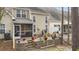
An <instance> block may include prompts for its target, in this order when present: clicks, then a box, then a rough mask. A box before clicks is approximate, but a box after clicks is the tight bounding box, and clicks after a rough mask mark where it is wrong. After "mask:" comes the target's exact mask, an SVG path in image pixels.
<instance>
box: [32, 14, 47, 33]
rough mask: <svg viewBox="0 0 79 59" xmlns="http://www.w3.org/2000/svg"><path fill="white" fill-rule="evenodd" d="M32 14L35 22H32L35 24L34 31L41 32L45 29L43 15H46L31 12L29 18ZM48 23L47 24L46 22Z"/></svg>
mask: <svg viewBox="0 0 79 59" xmlns="http://www.w3.org/2000/svg"><path fill="white" fill-rule="evenodd" d="M33 16H35V18H36V22H35V23H33V24H35V25H36V32H35V34H39V33H41V32H42V30H45V25H46V23H45V17H46V15H40V14H31V19H32V20H33ZM47 25H48V24H47ZM38 29H39V31H38Z"/></svg>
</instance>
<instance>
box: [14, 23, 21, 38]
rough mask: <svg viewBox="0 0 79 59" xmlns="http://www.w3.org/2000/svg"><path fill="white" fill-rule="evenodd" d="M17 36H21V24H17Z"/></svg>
mask: <svg viewBox="0 0 79 59" xmlns="http://www.w3.org/2000/svg"><path fill="white" fill-rule="evenodd" d="M15 38H16V39H20V38H21V25H15Z"/></svg>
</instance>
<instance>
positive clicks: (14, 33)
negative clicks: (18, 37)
mask: <svg viewBox="0 0 79 59" xmlns="http://www.w3.org/2000/svg"><path fill="white" fill-rule="evenodd" d="M14 31H15V29H14V24H13V49H15V36H14V34H15V32H14Z"/></svg>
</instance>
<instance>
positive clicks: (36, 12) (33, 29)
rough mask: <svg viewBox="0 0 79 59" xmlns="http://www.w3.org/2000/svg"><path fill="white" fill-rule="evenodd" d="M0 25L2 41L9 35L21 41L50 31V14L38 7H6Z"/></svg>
mask: <svg viewBox="0 0 79 59" xmlns="http://www.w3.org/2000/svg"><path fill="white" fill-rule="evenodd" d="M5 10H6V13H5V15H4V16H3V18H2V20H1V24H0V39H3V38H4V34H6V33H9V34H10V36H11V38H14V39H21V38H24V37H31V36H32V35H33V34H40V33H41V32H42V31H43V30H46V31H48V18H49V14H48V13H47V12H45V11H43V10H41V9H38V8H36V7H5Z"/></svg>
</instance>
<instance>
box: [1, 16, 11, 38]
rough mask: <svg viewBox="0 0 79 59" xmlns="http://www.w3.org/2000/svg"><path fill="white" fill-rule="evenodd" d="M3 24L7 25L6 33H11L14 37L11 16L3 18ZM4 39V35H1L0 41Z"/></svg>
mask: <svg viewBox="0 0 79 59" xmlns="http://www.w3.org/2000/svg"><path fill="white" fill-rule="evenodd" d="M1 24H5V33H11V36H12V19H11V17H10V16H9V15H5V16H3V18H2V20H1ZM2 38H4V34H0V39H2Z"/></svg>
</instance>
